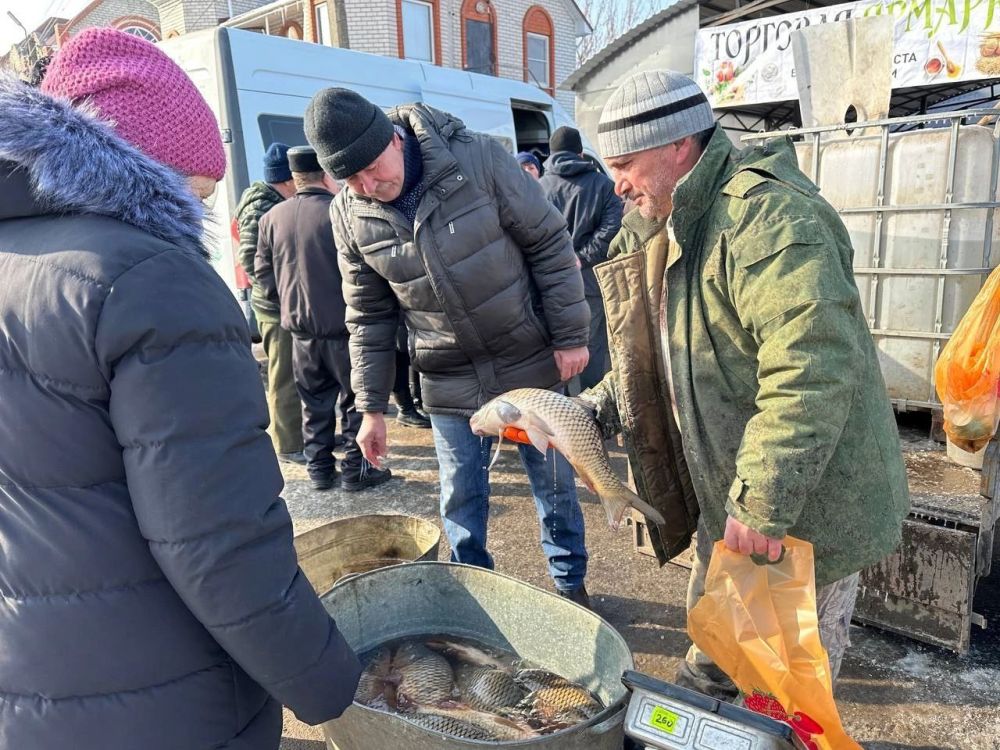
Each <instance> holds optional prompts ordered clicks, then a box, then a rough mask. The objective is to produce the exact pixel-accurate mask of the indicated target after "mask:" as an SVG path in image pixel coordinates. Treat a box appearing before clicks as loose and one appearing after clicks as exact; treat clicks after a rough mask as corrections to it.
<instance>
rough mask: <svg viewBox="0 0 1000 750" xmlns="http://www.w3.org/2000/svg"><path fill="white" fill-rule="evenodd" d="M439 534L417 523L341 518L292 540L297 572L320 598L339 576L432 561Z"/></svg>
mask: <svg viewBox="0 0 1000 750" xmlns="http://www.w3.org/2000/svg"><path fill="white" fill-rule="evenodd" d="M440 543H441V531H440V529H438V527H437V525H436V524H433V523H431V522H430V521H425V520H424V519H422V518H415V517H413V516H403V515H377V514H371V515H364V516H352V517H350V518H341V519H339V520H337V521H331V522H330V523H327V524H323V525H322V526H319V527H317V528H315V529H312V530H311V531H307V532H305V533H303V534H299V535H298V536H297V537H295V552H296V553H297V554H298V557H299V567H300V568H302V572H303V573H305V576H306V578H308V579H309V582H310V583H311V584H312V585H313V588H314V589H316V592H317V593H319V594H323V593H325V592H327V591H329V590H330V588H331V587H332V586H333V585H334V584H335V583H336V582H337V581H339V580H340V579H341V578H343V577H344V576H348V575H352V574H354V573H366V572H368V571H369V570H375V569H377V568H384V567H387V566H389V565H398V564H400V563H406V562H413V561H416V560H437V557H438V546H439V544H440Z"/></svg>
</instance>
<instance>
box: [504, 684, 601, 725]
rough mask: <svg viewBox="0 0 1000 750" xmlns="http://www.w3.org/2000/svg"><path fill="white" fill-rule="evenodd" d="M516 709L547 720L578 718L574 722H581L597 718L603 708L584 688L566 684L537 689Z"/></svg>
mask: <svg viewBox="0 0 1000 750" xmlns="http://www.w3.org/2000/svg"><path fill="white" fill-rule="evenodd" d="M518 708H520V709H521V710H524V711H527V712H529V713H530V714H531V715H532V716H536V717H539V718H543V719H547V720H567V719H573V718H574V717H579V718H577V719H576V720H577V721H581V720H584V719H590V718H593V717H594V716H597V714H599V713H600V712H601V711H602V710H603V708H604V707H603V706H602V705H601V702H600V701H599V700H597V698H595V697H594V696H593V694H592V693H591V692H590V691H589V690H587V689H586V688H582V687H580V686H579V685H573V684H567V685H557V686H555V687H542V688H539V689H538V690H535V691H534V692H532V693H529V694H528V695H527V696H525V698H524V700H523V701H521V702H520V703H519V704H518Z"/></svg>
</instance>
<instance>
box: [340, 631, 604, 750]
mask: <svg viewBox="0 0 1000 750" xmlns="http://www.w3.org/2000/svg"><path fill="white" fill-rule="evenodd" d="M362 663H364V664H365V665H366V666H365V670H364V672H363V673H362V675H361V680H360V682H359V683H358V689H357V692H356V693H355V696H354V700H355V701H356V702H357V703H360V704H362V705H364V706H368V707H369V708H374V709H377V710H379V711H386V712H389V713H393V714H395V715H397V716H399V717H400V718H402V719H405V720H406V721H409V722H411V723H413V724H416V725H417V726H420V727H423V728H425V729H431V730H434V731H437V732H441V733H442V734H447V735H451V736H453V737H459V738H462V739H467V740H483V741H490V742H496V741H501V742H503V741H510V740H525V739H531V738H533V737H540V736H542V735H547V734H552V733H553V732H558V731H560V730H563V729H568V728H570V727H573V726H575V725H577V724H579V723H581V722H584V721H587V720H588V719H591V718H593V717H595V716H597V714H599V713H600V712H601V711H602V710H603V709H604V705H603V704H602V703H601V701H600V700H598V698H597V697H596V696H595V695H594V694H593V693H591V692H590V691H589V690H587V689H586V688H585V687H583V686H582V685H578V684H576V683H574V682H570V681H569V680H567V679H566V678H565V677H561V676H560V675H557V674H555V673H554V672H549V671H548V670H545V669H538V668H535V667H533V666H532V665H530V664H528V663H527V662H525V661H524V660H522V659H519V658H518V657H517V656H516V655H515V654H512V653H510V652H502V651H499V650H497V649H492V648H488V647H486V646H483V645H480V644H475V643H473V642H471V641H468V640H464V639H456V638H444V637H442V636H424V637H415V638H406V639H402V640H398V641H393V642H391V643H387V644H383V645H382V646H379V647H377V648H375V649H373V650H371V651H369V652H368V653H367V654H365V655H363V657H362Z"/></svg>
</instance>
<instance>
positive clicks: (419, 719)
mask: <svg viewBox="0 0 1000 750" xmlns="http://www.w3.org/2000/svg"><path fill="white" fill-rule="evenodd" d="M401 716H403V718H405V719H406V720H407V721H411V722H413V723H414V724H416V725H417V726H419V727H423V728H424V729H431V730H433V731H435V732H441V733H442V734H447V735H451V736H452V737H461V738H462V739H465V740H493V739H496V738H495V737H493V736H492V735H491V734H489V733H488V732H485V731H483V730H482V729H480V728H479V727H477V726H474V725H472V724H469V723H468V722H466V721H461V720H460V719H456V718H454V717H452V716H442V715H440V714H401Z"/></svg>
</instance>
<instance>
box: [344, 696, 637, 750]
mask: <svg viewBox="0 0 1000 750" xmlns="http://www.w3.org/2000/svg"><path fill="white" fill-rule="evenodd" d="M628 697H629V695H628V692H627V691H626V693H625V695H623V696H622V697H621V698H619V699H618V700H617V701H615V702H614V703H612V704H611V705H610V706H608V707H607V708H605V709H604V710H603V711H601V713H599V714H597V716H594V717H593V718H591V719H587V720H586V721H581V722H580V723H579V724H574V725H573V726H572V727H570V728H569V729H561V730H559V731H558V732H553V733H552V734H542V735H539V736H538V737H532V738H531V739H526V740H473V739H469V738H466V737H463V738H461V739H462V742H467V743H469V744H471V745H483V746H484V747H498V746H503V745H513V744H515V743H516V744H517V745H518V746H519V747H520V746H523V745H540V744H542V743H543V742H549V741H550V740H551V738H552V737H556V736H558V737H567V736H569V735H570V734H573V733H575V732H582V731H583V730H585V729H589V728H590V727H592V726H596V725H597V724H603V723H604V722H605V721H611V720H612V719H614V718H616V717H617V716H618V714H620V713H621V714H624V713H626V712H627V711H628V706H627V705H625V702H626V700H627V699H628ZM619 704H622V705H619ZM351 706H352V707H353V708H360V709H363V710H364V711H368V712H370V713H377V714H379V715H380V716H388V717H390V718H392V719H394V720H398V721H405V722H406V723H407V724H409V725H410V726H414V727H417V728H419V729H421V730H422V731H424V732H427V733H429V734H433V735H436V736H437V737H441V738H442V739H445V740H454V739H455V736H454V735H451V734H445V733H444V732H440V731H438V730H437V729H430V728H428V727H423V726H420V725H419V724H417V723H415V722H412V721H409V720H408V719H407V718H405V716H403V715H402V714H391V713H387V712H385V711H377V710H376V709H374V708H369V707H368V706H365V705H363V704H361V703H356V702H355V703H352V704H351ZM613 708H614V709H615V711H614V712H613V713H611V709H613ZM624 721H625V717H624V716H623V717H622V723H624Z"/></svg>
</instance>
